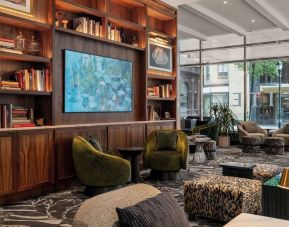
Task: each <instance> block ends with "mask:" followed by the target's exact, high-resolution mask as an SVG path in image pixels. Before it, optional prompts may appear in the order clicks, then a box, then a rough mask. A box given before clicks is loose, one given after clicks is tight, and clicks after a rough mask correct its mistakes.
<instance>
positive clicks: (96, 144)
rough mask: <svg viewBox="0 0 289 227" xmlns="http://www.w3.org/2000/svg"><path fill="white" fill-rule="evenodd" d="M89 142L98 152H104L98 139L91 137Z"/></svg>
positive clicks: (88, 139)
mask: <svg viewBox="0 0 289 227" xmlns="http://www.w3.org/2000/svg"><path fill="white" fill-rule="evenodd" d="M87 141H88V142H89V143H90V144H91V145H92V146H93V147H94V148H95V149H96V150H98V151H100V152H103V150H102V147H101V145H100V143H99V142H98V141H97V139H96V138H94V137H93V136H89V137H88V138H87Z"/></svg>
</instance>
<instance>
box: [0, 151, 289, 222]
mask: <svg viewBox="0 0 289 227" xmlns="http://www.w3.org/2000/svg"><path fill="white" fill-rule="evenodd" d="M191 156H192V154H191V155H190V158H191ZM222 161H235V162H250V163H254V164H268V165H272V164H273V165H277V166H279V167H286V166H288V165H289V153H286V154H285V155H282V156H281V155H276V156H272V155H267V154H265V153H259V154H245V153H242V152H241V150H240V149H239V148H238V147H231V148H228V149H219V150H218V152H217V158H216V160H214V161H210V162H207V163H205V164H198V165H196V164H191V163H190V164H189V166H188V169H187V170H182V171H181V173H180V180H178V181H173V182H168V181H150V180H147V176H148V175H149V172H147V171H143V172H142V176H143V178H144V181H145V183H148V184H151V185H153V186H155V187H157V188H158V189H160V190H162V191H170V192H171V193H172V194H173V195H174V196H175V198H176V199H177V201H178V202H179V204H180V205H181V206H182V207H183V206H184V196H183V183H184V181H188V180H192V179H194V178H196V177H199V176H205V175H221V174H222V169H221V168H220V167H219V163H220V162H222ZM83 192H84V187H83V186H81V185H75V186H73V187H71V188H69V190H65V191H61V192H56V193H51V194H48V195H44V196H41V197H38V198H34V199H30V200H26V201H21V202H18V203H15V204H10V205H8V206H4V207H0V226H1V227H2V226H3V227H6V226H7V227H8V226H15V227H16V226H17V227H26V226H31V227H53V226H63V227H70V226H71V225H72V220H73V217H74V215H75V213H76V211H77V210H78V208H79V206H80V205H81V204H82V202H83V201H85V200H86V199H88V197H87V196H86V195H84V193H83ZM190 224H191V226H192V227H198V226H203V227H214V226H223V225H224V223H218V222H214V221H211V220H206V219H196V220H194V221H191V222H190Z"/></svg>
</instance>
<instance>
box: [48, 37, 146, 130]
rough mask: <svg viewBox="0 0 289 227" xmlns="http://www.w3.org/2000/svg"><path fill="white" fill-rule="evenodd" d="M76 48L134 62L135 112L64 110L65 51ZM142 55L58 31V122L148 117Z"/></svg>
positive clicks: (55, 107)
mask: <svg viewBox="0 0 289 227" xmlns="http://www.w3.org/2000/svg"><path fill="white" fill-rule="evenodd" d="M65 49H69V50H74V51H79V52H84V53H90V54H95V55H101V56H107V57H111V58H117V59H123V60H128V61H131V62H133V111H132V112H125V113H73V114H70V113H64V111H63V110H64V101H63V100H64V90H63V88H64V68H63V67H64V50H65ZM142 54H144V53H139V52H138V51H137V50H133V49H128V48H125V47H121V46H116V45H110V44H106V43H103V42H96V41H95V40H90V39H87V40H85V42H83V38H82V37H77V36H71V35H68V34H65V33H60V32H56V34H55V51H54V57H53V61H54V72H53V75H54V78H57V79H54V84H53V87H54V89H53V91H54V92H53V102H52V103H53V104H54V105H53V111H54V113H53V116H54V123H55V124H56V125H62V124H71V122H77V123H79V124H82V123H91V122H95V123H101V122H102V123H103V122H127V121H139V120H143V119H145V108H146V107H145V103H144V98H143V96H144V95H143V94H145V93H146V92H145V85H144V84H143V83H142V82H143V78H142V77H143V74H141V73H142V72H143V70H144V69H143V68H144V67H145V65H143V64H141V63H140V62H141V58H142Z"/></svg>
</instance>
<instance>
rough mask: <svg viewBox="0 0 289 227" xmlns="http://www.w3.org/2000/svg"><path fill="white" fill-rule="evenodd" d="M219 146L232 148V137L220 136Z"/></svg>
mask: <svg viewBox="0 0 289 227" xmlns="http://www.w3.org/2000/svg"><path fill="white" fill-rule="evenodd" d="M218 145H219V147H229V146H230V137H229V136H219V138H218Z"/></svg>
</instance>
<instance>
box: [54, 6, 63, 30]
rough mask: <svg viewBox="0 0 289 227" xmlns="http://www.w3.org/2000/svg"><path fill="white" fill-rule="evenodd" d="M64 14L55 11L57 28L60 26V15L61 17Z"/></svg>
mask: <svg viewBox="0 0 289 227" xmlns="http://www.w3.org/2000/svg"><path fill="white" fill-rule="evenodd" d="M61 14H62V13H61V12H59V10H56V11H55V26H56V27H59V26H60V15H61Z"/></svg>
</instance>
